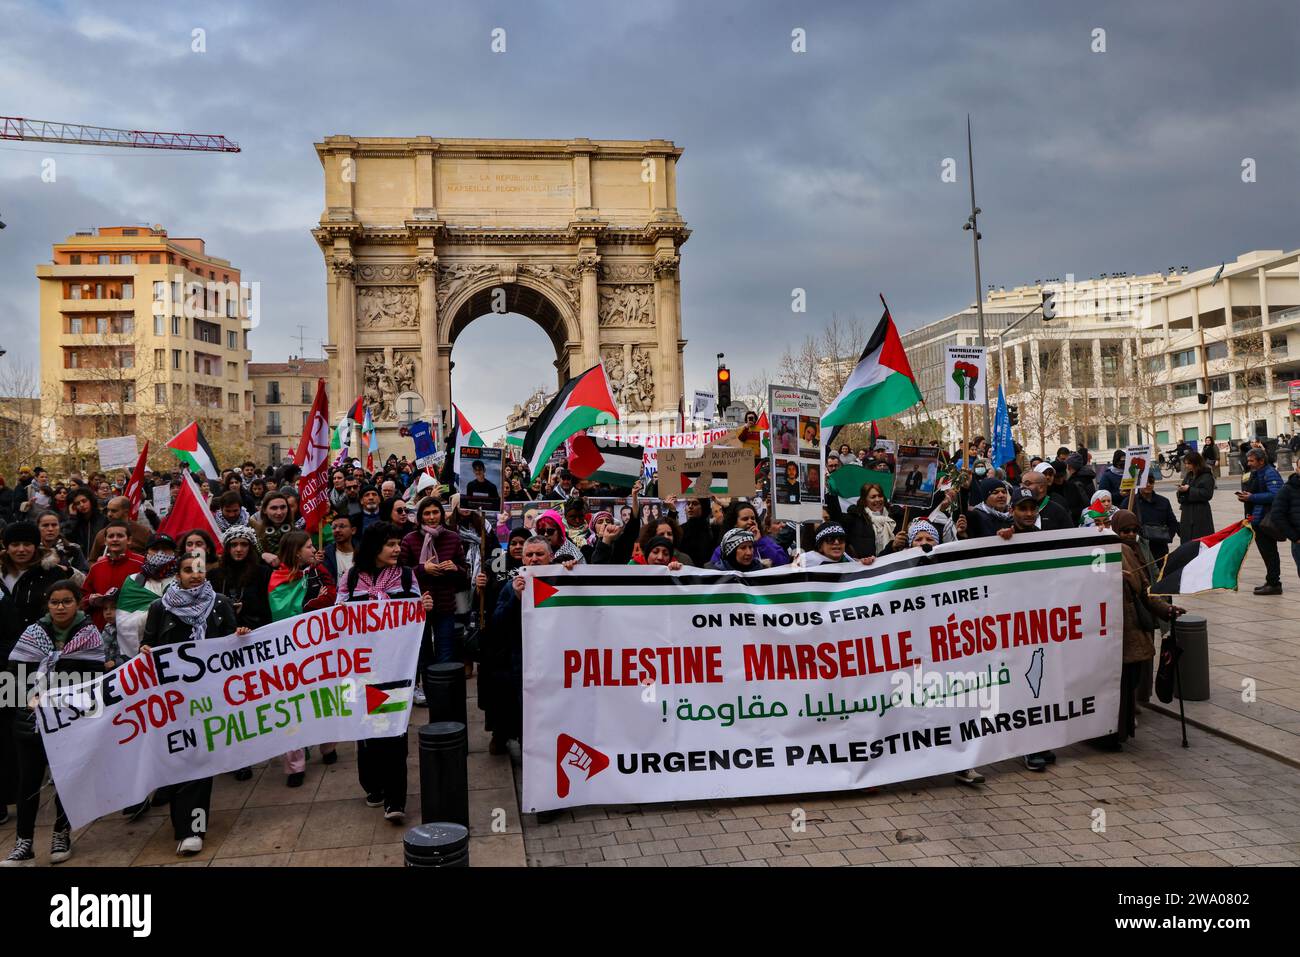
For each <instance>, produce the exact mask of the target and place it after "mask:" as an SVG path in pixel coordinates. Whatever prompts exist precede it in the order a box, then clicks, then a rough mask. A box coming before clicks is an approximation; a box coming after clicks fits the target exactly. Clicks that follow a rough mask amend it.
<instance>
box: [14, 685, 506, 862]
mask: <svg viewBox="0 0 1300 957" xmlns="http://www.w3.org/2000/svg"><path fill="white" fill-rule="evenodd" d="M475 689H476V686H475V681H474V679H470V681H469V682H468V693H469V695H470V698H469V720H470V724H469V742H470V746H469V750H470V753H469V786H470V795H469V811H470V864H471V866H475V867H485V866H487V867H490V866H523V864H524V841H523V833H522V831H521V829H520V821H519V806H518V804H517V803H516V800H515V788H514V774H513V772H512V769H511V765H510V759H509V757H507V756H505V755H501V756H493V755H490V754H488V753H487V742H488V738H489V735H488V734H487V732H486V731H484V730H483V713H482V712H481V711H479V709H478V706H477V697H476V690H475ZM425 721H427V712H426V711H425V709H423V708H416V709H415V712H414V714H413V717H412V721H411V728H410V730H409V731H408V737H409V739H410V756H409V758H408V760H407V775H408V777H407V780H408V788H409V794H408V796H407V803H406V821H405V823H404V824H402V825H401V826H398V825H394V824H392V823H390V822H388V821H386V820H384V817H383V810H382V809H381V808H370V807H366V803H365V798H364V796H363V795H362V793H361V788H360V785H359V784H358V783H357V762H356V746H355V745H354V744H351V743H347V744H340V745H339V760H338V762H337V763H335V764H333V765H325V764H322V763H321V760H320V750H319V748H312V755H311V760H310V762H309V763H308V765H307V778H306V781H305V782H304V784H303V786H302V787H300V788H292V789H291V788H288V787H285V783H284V780H285V776H284V771H283V768H282V765H281V762H280V760H279V759H278V758H277V759H275V760H274V761H270V762H267V763H265V764H260V765H257V766H256V767H255V768H254V769H253V778H252V779H251V780H249V781H236V780H235V779H234V777H233V776H231V775H230V774H222V775H220V776H219V777H218V778H217V779H216V781H214V782H213V789H212V811H211V814H210V815H209V828H208V834H207V837H206V838H205V840H204V847H203V852H202V853H201V854H198V855H196V856H194V857H191V858H179V857H177V856H176V841H175V839H174V838H173V837H172V828H171V820H170V818H169V817H168V813H167V810H168V809H167V808H166V807H162V808H155V809H151V810H150V811H149V813H148V814H147V815H146V816H145V817H144V818H143V819H141V820H140V821H138V822H136V823H135V824H128V823H127V822H126V821H125V820H124V819H123V818H122V816H121V815H120V814H110V815H106V816H104V817H102V818H100V819H99V820H97V821H95V822H94V823H93V824H90V825H88V826H87V827H84V828H81V829H80V830H78V831H76V832H74V835H73V856H72V859H71V860H70V861H69V862H68V863H69V864H70V865H72V866H74V867H94V866H107V867H127V866H134V867H141V866H180V867H209V866H211V867H267V866H270V867H284V866H290V867H292V866H311V867H319V866H342V867H401V866H402V835H403V834H404V833H405V830H406V828H408V827H410V826H411V825H413V824H418V823H419V821H420V770H419V756H418V751H419V746H418V743H417V740H416V731H417V728H418V727H419V725H420V724H422V723H424V722H425ZM52 794H53V790H52V788H50V787H49V786H48V785H47V786H46V788H45V790H44V794H43V806H42V808H41V812H40V816H39V817H38V819H37V827H36V864H37V866H40V865H48V864H49V850H50V833H51V830H52V825H53V822H54V806H53V805H54V802H53V801H52V800H51V796H52ZM494 822H497V825H496V826H497V829H496V830H494ZM501 828H504V830H501ZM13 842H14V818H13V815H12V814H11V816H10V820H9V822H8V823H7V824H5V825H4V826H3V827H0V846H3V853H5V854H7V853H8V852H9V849H10V848H11V847H12V846H13Z"/></svg>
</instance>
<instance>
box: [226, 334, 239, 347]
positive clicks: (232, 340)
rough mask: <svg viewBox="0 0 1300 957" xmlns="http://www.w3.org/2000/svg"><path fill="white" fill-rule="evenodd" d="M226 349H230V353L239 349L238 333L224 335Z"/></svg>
mask: <svg viewBox="0 0 1300 957" xmlns="http://www.w3.org/2000/svg"><path fill="white" fill-rule="evenodd" d="M226 348H227V349H230V350H231V351H234V350H235V349H238V348H239V333H237V332H227V333H226Z"/></svg>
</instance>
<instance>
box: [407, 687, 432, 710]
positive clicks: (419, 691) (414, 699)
mask: <svg viewBox="0 0 1300 957" xmlns="http://www.w3.org/2000/svg"><path fill="white" fill-rule="evenodd" d="M411 703H412V704H414V705H415V706H416V707H417V708H427V707H428V706H429V699H428V698H426V697H425V696H424V689H423V688H416V689H415V694H413V695H411Z"/></svg>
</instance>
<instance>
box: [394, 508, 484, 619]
mask: <svg viewBox="0 0 1300 957" xmlns="http://www.w3.org/2000/svg"><path fill="white" fill-rule="evenodd" d="M423 547H424V532H420V531H416V532H410V533H409V534H407V535H406V537H404V538H403V539H402V554H401V557H400V558H399V559H398V561H399V562H400V563H401V564H403V565H407V566H409V567H411V568H413V569H414V570H415V577H416V580H417V581H419V583H420V591H421V592H426V591H427V592H428V593H429V594H430V595H432V596H433V610H434V611H435V612H439V613H441V614H444V615H449V614H453V613H454V612H455V611H456V593H457V592H459V591H463V590H464V589H466V588H468V587H469V584H468V582H469V578H468V577H467V576H468V569H469V565H468V563H467V562H466V561H465V548H464V546H463V545H462V543H461V537H460V535H458V534H457V533H456V532H454V531H452V530H451V529H450V528H448V527H447V526H445V525H440V526H438V532H437V535H436V536H435V537H434V540H433V549H434V552H435V553H436V554H437V557H436V558H434V561H435V562H455V563H456V567H457V569H458V570H457V571H455V572H452V573H450V574H442V573H439V574H437V575H430V574H429V573H428V572H426V571H425V570H424V566H423V565H421V564H420V549H421V548H423Z"/></svg>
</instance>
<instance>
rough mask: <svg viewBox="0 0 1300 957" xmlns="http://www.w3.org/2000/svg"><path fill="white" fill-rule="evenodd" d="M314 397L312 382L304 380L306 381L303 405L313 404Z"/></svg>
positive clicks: (303, 385) (303, 387)
mask: <svg viewBox="0 0 1300 957" xmlns="http://www.w3.org/2000/svg"><path fill="white" fill-rule="evenodd" d="M313 398H314V396H313V395H312V394H311V383H310V382H304V383H303V384H302V404H303V405H311V400H312V399H313Z"/></svg>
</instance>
